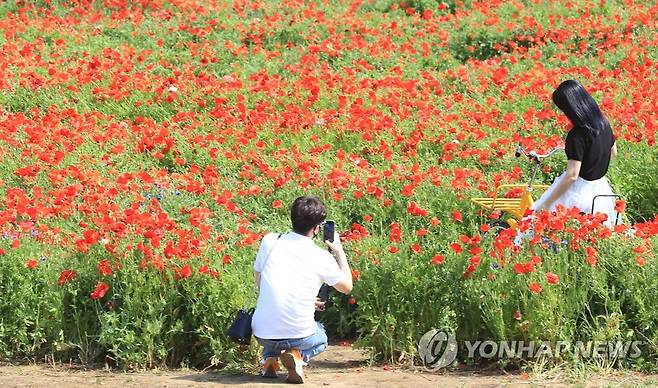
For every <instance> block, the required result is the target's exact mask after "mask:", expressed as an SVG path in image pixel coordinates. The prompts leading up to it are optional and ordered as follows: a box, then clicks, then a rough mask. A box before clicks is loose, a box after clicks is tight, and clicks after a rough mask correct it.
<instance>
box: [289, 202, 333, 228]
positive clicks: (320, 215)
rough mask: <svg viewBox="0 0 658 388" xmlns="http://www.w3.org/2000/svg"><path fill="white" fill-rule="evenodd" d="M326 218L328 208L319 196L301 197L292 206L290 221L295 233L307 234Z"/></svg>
mask: <svg viewBox="0 0 658 388" xmlns="http://www.w3.org/2000/svg"><path fill="white" fill-rule="evenodd" d="M325 218H327V209H326V208H325V207H324V203H322V201H321V200H320V198H318V197H314V196H303V197H299V198H297V199H295V202H293V204H292V207H291V208H290V221H292V230H293V231H294V232H295V233H299V234H304V235H305V234H307V233H308V232H309V231H310V230H311V229H313V228H315V227H316V226H317V225H319V224H321V223H322V222H323V221H324V220H325Z"/></svg>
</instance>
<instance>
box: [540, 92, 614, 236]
mask: <svg viewBox="0 0 658 388" xmlns="http://www.w3.org/2000/svg"><path fill="white" fill-rule="evenodd" d="M553 103H555V105H556V106H557V107H558V108H559V109H560V110H561V111H562V113H564V114H565V115H566V116H567V117H568V118H569V120H570V121H571V123H572V124H573V128H572V129H571V130H570V131H569V133H568V134H567V138H566V140H565V152H566V154H567V159H568V160H567V170H566V171H565V172H564V173H563V174H562V175H561V176H559V177H558V178H556V179H555V181H554V182H553V184H552V185H551V187H550V188H549V189H548V190H546V192H545V193H544V194H543V195H542V196H541V198H539V200H538V201H537V202H535V204H534V206H533V209H534V210H536V211H538V210H549V211H555V209H556V207H557V205H563V206H564V207H566V208H571V207H574V206H575V207H577V208H579V209H580V210H581V211H582V212H584V213H591V212H592V200H593V199H594V197H595V196H597V195H612V188H611V187H610V183H609V182H608V179H607V178H606V177H605V174H606V173H607V172H608V166H609V164H610V159H611V157H614V156H616V155H617V145H616V143H615V136H614V135H613V134H612V129H611V128H610V123H609V122H608V119H607V118H606V117H605V116H604V115H603V113H601V109H599V106H598V105H597V103H596V101H594V99H593V98H592V96H590V95H589V93H587V91H586V90H585V88H584V87H583V85H581V84H580V83H579V82H578V81H574V80H567V81H564V82H562V83H561V84H560V86H558V88H557V89H556V90H555V91H554V92H553ZM614 207H615V201H614V198H613V197H602V198H599V199H597V200H596V202H595V204H594V211H595V212H601V213H605V214H607V215H608V219H607V221H606V222H605V224H606V225H613V224H614V223H615V218H616V217H617V213H616V212H615V209H614Z"/></svg>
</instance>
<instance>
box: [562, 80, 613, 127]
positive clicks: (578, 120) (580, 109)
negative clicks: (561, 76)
mask: <svg viewBox="0 0 658 388" xmlns="http://www.w3.org/2000/svg"><path fill="white" fill-rule="evenodd" d="M553 102H554V103H555V105H556V106H557V107H558V108H560V110H561V111H562V112H564V114H565V115H566V116H567V117H568V118H569V120H571V123H573V125H574V127H580V128H582V129H584V130H585V131H586V132H587V134H588V135H589V136H591V137H595V136H598V135H599V134H600V133H601V131H603V130H606V129H608V130H609V129H610V122H609V121H608V119H607V118H606V117H605V116H604V115H603V113H602V112H601V109H600V108H599V105H598V104H597V103H596V101H594V99H593V98H592V96H590V95H589V93H587V90H585V88H584V87H583V85H581V84H580V82H578V81H575V80H572V79H570V80H566V81H564V82H562V83H561V84H560V86H558V87H557V89H555V91H554V92H553Z"/></svg>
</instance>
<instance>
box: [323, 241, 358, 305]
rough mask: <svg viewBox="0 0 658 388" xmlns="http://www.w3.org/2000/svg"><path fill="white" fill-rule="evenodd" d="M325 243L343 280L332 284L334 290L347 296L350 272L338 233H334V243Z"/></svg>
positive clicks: (350, 286) (349, 285)
mask: <svg viewBox="0 0 658 388" xmlns="http://www.w3.org/2000/svg"><path fill="white" fill-rule="evenodd" d="M325 243H326V244H327V245H328V246H329V248H331V252H332V253H333V254H334V255H336V261H338V268H340V271H341V272H342V273H343V280H341V281H339V282H338V283H336V284H334V286H333V287H334V288H335V289H336V290H338V291H339V292H342V293H343V294H349V293H350V292H352V287H353V284H352V270H351V269H350V265H349V264H348V263H347V255H346V254H345V251H344V250H343V244H342V243H341V242H340V236H339V235H338V233H336V232H334V241H333V242H330V241H325Z"/></svg>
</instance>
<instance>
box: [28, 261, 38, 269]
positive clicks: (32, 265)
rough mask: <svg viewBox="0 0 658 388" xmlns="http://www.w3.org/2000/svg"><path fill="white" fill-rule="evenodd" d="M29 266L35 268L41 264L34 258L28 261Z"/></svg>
mask: <svg viewBox="0 0 658 388" xmlns="http://www.w3.org/2000/svg"><path fill="white" fill-rule="evenodd" d="M26 265H27V268H29V269H35V268H36V267H38V266H39V262H38V261H36V260H34V259H29V260H28V261H27V263H26Z"/></svg>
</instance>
